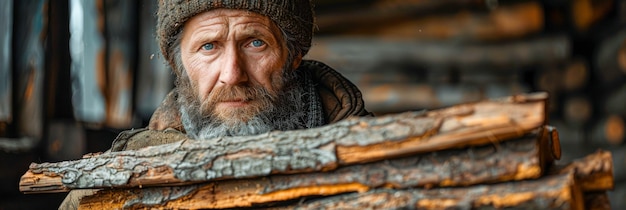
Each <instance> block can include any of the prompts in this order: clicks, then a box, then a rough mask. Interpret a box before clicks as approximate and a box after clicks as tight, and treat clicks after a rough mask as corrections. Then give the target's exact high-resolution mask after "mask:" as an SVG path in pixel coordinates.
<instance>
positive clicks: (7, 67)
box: [0, 0, 13, 137]
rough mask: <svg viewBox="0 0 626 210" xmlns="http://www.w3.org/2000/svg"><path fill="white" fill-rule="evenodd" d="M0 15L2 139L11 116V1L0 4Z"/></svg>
mask: <svg viewBox="0 0 626 210" xmlns="http://www.w3.org/2000/svg"><path fill="white" fill-rule="evenodd" d="M0 13H1V14H3V17H2V19H0V46H2V49H0V137H3V136H6V134H7V124H8V123H9V122H11V120H12V116H13V115H12V111H13V109H12V103H13V94H12V90H13V80H12V78H13V71H12V70H13V65H12V62H11V61H12V59H13V58H12V56H11V55H12V54H13V53H12V47H11V46H12V45H11V44H12V43H13V42H12V40H13V0H8V1H2V2H0Z"/></svg>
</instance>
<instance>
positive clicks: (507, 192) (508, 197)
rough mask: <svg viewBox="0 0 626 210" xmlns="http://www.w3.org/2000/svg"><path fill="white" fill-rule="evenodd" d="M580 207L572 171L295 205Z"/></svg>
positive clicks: (458, 207)
mask: <svg viewBox="0 0 626 210" xmlns="http://www.w3.org/2000/svg"><path fill="white" fill-rule="evenodd" d="M404 208H410V209H413V208H416V209H481V208H486V209H491V208H495V209H504V208H506V209H583V208H584V204H583V202H582V193H581V192H580V191H579V190H578V189H577V186H576V185H575V180H574V178H573V175H572V174H563V175H556V176H549V177H544V178H541V179H538V180H533V181H521V182H509V183H502V184H495V185H480V186H472V187H467V188H436V189H408V190H389V189H381V190H373V191H370V192H366V193H352V194H348V195H340V196H336V197H333V198H329V199H322V200H319V201H314V202H311V203H306V204H303V205H298V206H296V207H295V209H404Z"/></svg>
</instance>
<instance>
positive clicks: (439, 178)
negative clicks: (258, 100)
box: [80, 133, 558, 209]
mask: <svg viewBox="0 0 626 210" xmlns="http://www.w3.org/2000/svg"><path fill="white" fill-rule="evenodd" d="M546 134H548V133H546ZM550 144H558V142H554V141H552V136H551V135H543V136H542V135H539V136H538V135H536V134H535V135H530V136H527V137H524V138H521V139H516V140H511V141H505V142H501V143H496V144H493V145H486V146H481V147H471V148H466V149H458V150H446V151H441V152H432V153H426V154H422V155H416V156H411V157H406V158H399V159H392V160H384V161H380V162H375V163H369V164H363V165H353V166H346V167H341V168H339V169H337V170H335V171H331V172H323V173H307V174H293V175H275V176H269V177H266V178H256V179H243V180H225V181H216V182H210V183H207V184H201V185H194V186H189V187H158V188H143V189H140V188H134V189H119V190H100V191H99V192H98V193H97V194H95V195H93V196H88V197H85V198H83V200H82V201H81V204H80V208H81V209H121V208H129V207H132V208H166V209H167V208H189V209H205V208H234V207H250V206H253V205H254V204H262V203H270V202H280V201H287V200H291V199H297V198H301V197H307V196H328V195H335V194H340V193H346V192H365V191H368V190H369V189H375V188H380V187H391V188H396V189H406V188H411V187H426V188H432V187H437V186H467V185H473V184H479V183H493V182H503V181H511V180H523V179H535V178H539V176H541V175H542V174H543V172H544V169H545V165H547V164H549V162H551V160H550V159H549V158H542V157H543V156H545V155H551V156H552V154H551V153H552V148H549V145H550ZM545 153H548V154H545ZM542 161H544V162H542ZM545 161H547V163H546V162H545ZM485 169H489V170H485ZM173 192H178V193H179V194H177V196H171V194H172V193H173ZM157 197H158V198H157ZM152 200H160V202H159V203H150V202H149V201H152Z"/></svg>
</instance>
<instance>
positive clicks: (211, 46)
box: [202, 43, 215, 50]
mask: <svg viewBox="0 0 626 210" xmlns="http://www.w3.org/2000/svg"><path fill="white" fill-rule="evenodd" d="M213 48H215V46H214V45H213V43H206V44H204V45H202V49H203V50H212V49H213Z"/></svg>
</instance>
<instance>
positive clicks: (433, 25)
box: [320, 1, 545, 43]
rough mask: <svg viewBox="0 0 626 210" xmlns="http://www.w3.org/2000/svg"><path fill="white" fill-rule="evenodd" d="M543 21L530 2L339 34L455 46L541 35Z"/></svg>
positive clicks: (536, 4) (538, 8) (541, 13)
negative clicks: (435, 42) (451, 44)
mask: <svg viewBox="0 0 626 210" xmlns="http://www.w3.org/2000/svg"><path fill="white" fill-rule="evenodd" d="M370 15H371V14H370ZM371 17H376V18H378V17H377V16H371ZM544 19H545V18H544V11H543V8H542V5H541V4H540V3H539V2H534V1H531V2H524V3H520V4H515V5H503V6H499V7H496V8H495V9H493V10H490V11H487V12H486V11H468V10H461V11H458V12H455V13H452V14H445V13H444V14H435V15H428V16H424V17H419V18H405V19H401V20H396V21H387V22H385V23H384V24H379V25H374V24H372V23H369V24H366V25H365V27H354V26H348V27H345V28H347V29H348V30H347V31H346V32H344V33H342V34H346V35H352V36H359V35H360V36H363V35H369V36H375V37H384V38H386V39H397V38H400V39H418V40H454V41H455V42H457V43H458V42H466V43H468V42H477V41H503V40H512V39H516V38H521V37H526V36H529V35H531V34H535V33H537V32H539V31H541V30H542V29H543V24H544ZM378 20H379V21H380V20H381V19H378ZM320 28H322V26H320Z"/></svg>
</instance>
